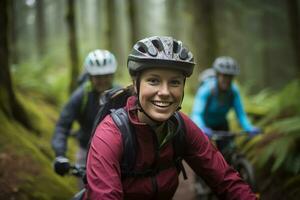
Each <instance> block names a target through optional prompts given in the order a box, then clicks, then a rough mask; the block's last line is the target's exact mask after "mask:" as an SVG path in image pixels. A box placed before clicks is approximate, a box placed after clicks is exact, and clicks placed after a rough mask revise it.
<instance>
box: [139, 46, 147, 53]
mask: <svg viewBox="0 0 300 200" xmlns="http://www.w3.org/2000/svg"><path fill="white" fill-rule="evenodd" d="M138 50H139V51H140V52H142V53H146V49H145V48H144V47H143V46H139V48H138Z"/></svg>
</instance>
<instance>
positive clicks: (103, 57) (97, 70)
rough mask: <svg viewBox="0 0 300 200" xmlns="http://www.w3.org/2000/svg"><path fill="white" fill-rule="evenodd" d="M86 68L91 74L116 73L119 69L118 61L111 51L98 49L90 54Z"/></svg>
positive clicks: (85, 64)
mask: <svg viewBox="0 0 300 200" xmlns="http://www.w3.org/2000/svg"><path fill="white" fill-rule="evenodd" d="M84 68H85V71H86V72H87V73H88V74H89V75H91V76H95V75H107V74H114V73H115V72H116V70H117V61H116V58H115V56H114V55H113V54H112V53H111V52H109V51H107V50H100V49H97V50H94V51H92V52H90V53H89V54H88V56H87V57H86V59H85V61H84Z"/></svg>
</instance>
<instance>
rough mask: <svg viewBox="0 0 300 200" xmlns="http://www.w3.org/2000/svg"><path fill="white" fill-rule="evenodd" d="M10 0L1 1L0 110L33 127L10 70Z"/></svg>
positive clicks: (7, 115)
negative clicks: (18, 96) (19, 97)
mask: <svg viewBox="0 0 300 200" xmlns="http://www.w3.org/2000/svg"><path fill="white" fill-rule="evenodd" d="M10 10H11V9H10V4H9V2H8V0H2V1H0V30H1V31H0V66H1V67H0V111H1V112H3V113H4V115H5V116H6V117H7V118H9V119H12V120H16V121H18V122H20V123H21V124H23V125H24V126H25V127H26V128H29V129H32V126H31V123H30V120H29V118H28V117H27V114H26V112H25V110H24V108H23V107H22V105H21V104H20V103H19V101H18V99H17V97H16V95H15V92H14V89H13V83H12V79H11V74H10V70H9V57H10V53H9V24H10V23H9V19H10V18H9V11H10Z"/></svg>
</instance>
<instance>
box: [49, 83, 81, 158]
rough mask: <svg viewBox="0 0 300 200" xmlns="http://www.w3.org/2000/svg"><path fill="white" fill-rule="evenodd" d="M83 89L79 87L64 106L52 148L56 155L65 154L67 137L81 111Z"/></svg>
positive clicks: (56, 127)
mask: <svg viewBox="0 0 300 200" xmlns="http://www.w3.org/2000/svg"><path fill="white" fill-rule="evenodd" d="M82 97H83V90H82V89H81V88H78V89H77V90H76V91H75V92H74V93H73V94H72V96H71V98H70V99H69V101H68V102H67V103H66V104H65V106H64V107H63V109H62V111H61V113H60V117H59V119H58V121H57V123H56V126H55V130H54V134H53V137H52V148H53V150H54V151H55V154H56V156H64V155H65V153H66V151H67V139H68V136H69V134H70V129H71V128H72V124H73V122H74V121H75V119H76V117H77V116H78V114H79V112H80V107H81V101H82Z"/></svg>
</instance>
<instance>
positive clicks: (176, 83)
mask: <svg viewBox="0 0 300 200" xmlns="http://www.w3.org/2000/svg"><path fill="white" fill-rule="evenodd" d="M170 83H171V85H174V86H179V85H181V81H180V80H172V81H171V82H170Z"/></svg>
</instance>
